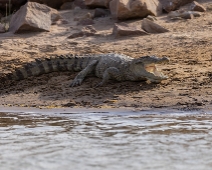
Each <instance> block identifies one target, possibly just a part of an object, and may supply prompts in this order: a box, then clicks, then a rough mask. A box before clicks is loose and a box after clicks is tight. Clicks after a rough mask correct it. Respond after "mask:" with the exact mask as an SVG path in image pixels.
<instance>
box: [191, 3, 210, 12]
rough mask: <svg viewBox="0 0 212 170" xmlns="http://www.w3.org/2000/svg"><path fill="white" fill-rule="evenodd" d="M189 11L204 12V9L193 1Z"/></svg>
mask: <svg viewBox="0 0 212 170" xmlns="http://www.w3.org/2000/svg"><path fill="white" fill-rule="evenodd" d="M190 9H191V11H198V12H205V11H206V8H205V7H204V6H202V5H200V4H199V3H198V2H196V1H193V2H192V3H191V7H190Z"/></svg>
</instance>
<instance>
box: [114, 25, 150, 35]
mask: <svg viewBox="0 0 212 170" xmlns="http://www.w3.org/2000/svg"><path fill="white" fill-rule="evenodd" d="M112 34H113V35H115V37H119V36H132V35H148V33H147V32H145V31H143V30H141V29H138V28H135V27H133V26H129V25H128V24H126V23H119V24H117V23H116V24H115V25H114V27H113V33H112Z"/></svg>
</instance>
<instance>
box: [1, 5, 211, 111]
mask: <svg viewBox="0 0 212 170" xmlns="http://www.w3.org/2000/svg"><path fill="white" fill-rule="evenodd" d="M202 4H203V5H204V6H205V7H207V6H211V5H212V3H209V2H207V3H206V2H205V3H204V2H203V3H202ZM79 12H80V14H76V13H75V12H73V11H61V14H62V15H63V17H64V19H65V20H67V21H68V24H60V25H52V29H51V31H50V32H44V33H27V34H16V35H13V34H11V33H5V34H0V38H1V39H0V47H1V48H0V54H1V57H0V71H1V73H2V74H5V73H8V72H11V71H12V70H14V69H15V68H17V67H19V66H21V65H23V64H24V63H27V62H30V61H33V60H34V59H36V58H44V57H46V56H51V55H54V54H70V53H72V54H79V53H81V54H92V53H94V54H99V53H109V52H115V53H123V54H126V55H129V56H132V57H139V56H143V55H157V56H159V57H162V56H168V57H169V58H170V60H171V61H170V63H169V64H168V65H164V66H163V65H161V66H159V69H161V70H162V72H163V73H164V74H165V75H168V76H169V79H168V80H165V81H162V83H160V84H151V83H148V82H121V83H120V82H115V81H111V82H109V83H108V84H107V85H105V86H103V87H98V88H94V87H95V85H96V84H97V83H98V82H100V81H101V80H100V79H98V78H95V77H88V78H87V79H86V80H85V81H84V82H83V85H82V86H80V87H74V88H71V87H69V84H70V83H71V81H72V80H73V79H74V76H75V75H76V73H70V72H61V73H50V74H46V75H42V76H39V77H35V78H29V79H27V80H23V81H20V82H13V85H12V86H10V85H4V88H3V89H2V90H1V95H0V103H1V104H2V105H5V106H27V107H28V106H29V107H49V108H51V107H88V108H126V107H127V108H128V107H130V108H131V107H133V108H136V109H140V110H143V109H151V108H173V109H180V110H195V109H197V110H199V109H211V106H212V88H211V80H212V71H211V70H212V52H211V51H212V34H211V32H212V24H211V23H212V11H211V10H208V11H207V12H206V13H204V14H202V16H201V17H199V18H195V19H191V20H177V21H172V20H170V19H169V18H168V17H167V15H165V14H164V15H163V16H160V17H158V21H157V23H159V24H160V25H162V26H164V27H165V28H167V29H169V30H170V32H168V33H163V34H152V35H146V36H134V37H119V38H115V37H114V36H113V35H111V33H112V28H113V25H114V22H116V21H114V20H112V19H111V18H110V17H104V18H98V19H95V20H94V22H95V24H94V27H95V29H96V30H97V31H98V34H100V35H98V36H92V37H79V38H75V39H68V38H67V37H68V36H69V35H71V34H72V33H73V32H75V31H76V30H79V29H81V27H82V26H79V25H77V22H76V21H74V20H73V19H74V17H75V16H79V15H83V14H86V13H87V12H91V13H92V12H93V11H92V10H82V11H79ZM126 23H129V24H131V25H135V26H138V27H140V25H141V20H129V21H126Z"/></svg>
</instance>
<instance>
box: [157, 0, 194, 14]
mask: <svg viewBox="0 0 212 170" xmlns="http://www.w3.org/2000/svg"><path fill="white" fill-rule="evenodd" d="M159 1H160V2H161V4H162V6H163V9H164V10H165V11H166V12H171V11H174V10H176V9H178V8H179V7H180V6H183V5H185V4H188V3H191V2H193V0H159Z"/></svg>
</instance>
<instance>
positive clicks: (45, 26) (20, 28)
mask: <svg viewBox="0 0 212 170" xmlns="http://www.w3.org/2000/svg"><path fill="white" fill-rule="evenodd" d="M57 18H59V14H57V11H56V10H54V9H52V8H49V7H48V6H46V5H42V4H39V3H35V2H28V3H26V4H25V5H24V6H22V7H21V8H20V9H19V10H18V11H17V12H16V13H15V14H14V15H13V16H12V18H11V20H10V28H9V31H10V32H13V33H20V32H25V31H49V30H50V27H51V23H52V21H56V20H57Z"/></svg>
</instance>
